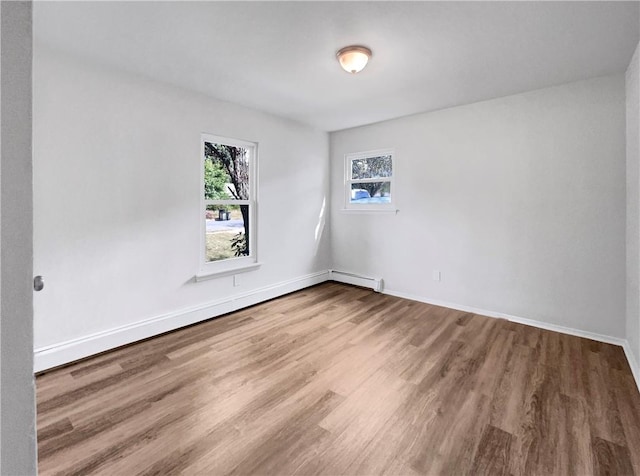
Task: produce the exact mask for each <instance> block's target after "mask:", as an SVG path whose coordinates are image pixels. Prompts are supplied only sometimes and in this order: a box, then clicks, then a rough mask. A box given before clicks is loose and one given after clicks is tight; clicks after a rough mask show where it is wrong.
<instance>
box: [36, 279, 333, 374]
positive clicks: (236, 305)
mask: <svg viewBox="0 0 640 476" xmlns="http://www.w3.org/2000/svg"><path fill="white" fill-rule="evenodd" d="M328 279H329V271H319V272H316V273H311V274H308V275H305V276H301V277H298V278H294V279H290V280H287V281H283V282H280V283H276V284H274V285H271V286H265V287H263V288H258V289H255V290H252V291H249V292H246V293H242V294H236V295H234V296H231V297H229V298H225V299H219V300H216V301H212V302H209V303H206V304H202V305H200V306H195V307H192V308H188V309H181V310H179V311H175V312H171V313H167V314H163V315H160V316H155V317H152V318H150V319H145V320H143V321H139V322H136V323H133V324H129V325H126V326H121V327H117V328H114V329H109V330H106V331H102V332H97V333H95V334H91V335H88V336H84V337H80V338H78V339H73V340H69V341H66V342H61V343H58V344H54V345H50V346H46V347H40V348H38V349H35V351H34V372H43V371H45V370H48V369H52V368H54V367H59V366H61V365H65V364H68V363H71V362H74V361H76V360H80V359H83V358H86V357H89V356H91V355H95V354H98V353H100V352H105V351H107V350H111V349H115V348H116V347H120V346H123V345H127V344H131V343H133V342H137V341H140V340H142V339H147V338H149V337H153V336H155V335H158V334H162V333H163V332H169V331H173V330H176V329H179V328H181V327H185V326H188V325H191V324H196V323H198V322H202V321H206V320H208V319H211V318H214V317H217V316H221V315H223V314H227V313H229V312H233V311H237V310H239V309H243V308H245V307H249V306H253V305H254V304H258V303H261V302H264V301H267V300H269V299H273V298H276V297H279V296H283V295H285V294H289V293H292V292H294V291H299V290H300V289H304V288H307V287H309V286H313V285H315V284H320V283H322V282H324V281H327V280H328Z"/></svg>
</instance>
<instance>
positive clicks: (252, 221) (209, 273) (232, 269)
mask: <svg viewBox="0 0 640 476" xmlns="http://www.w3.org/2000/svg"><path fill="white" fill-rule="evenodd" d="M205 142H208V143H211V144H223V145H228V146H231V147H241V148H243V149H247V154H249V199H248V200H207V199H205V182H204V164H205V160H206V159H205ZM198 164H199V166H200V187H199V190H200V200H199V204H200V209H199V213H198V216H199V217H200V227H199V229H200V240H199V243H200V251H199V253H198V256H199V265H198V268H197V269H198V272H197V274H196V281H201V280H204V279H209V278H213V277H218V276H225V275H232V274H237V273H241V272H245V271H251V270H254V269H257V268H258V267H260V263H259V262H258V248H257V243H258V240H257V234H258V233H257V231H258V213H257V207H258V199H257V198H258V143H257V142H251V141H246V140H241V139H233V138H229V137H223V136H217V135H213V134H207V133H202V134H201V135H200V160H199V161H198ZM209 205H249V230H250V233H249V256H238V257H232V258H227V259H224V260H219V261H207V253H206V236H207V235H206V233H207V230H206V218H205V216H203V214H205V213H206V209H207V206H209Z"/></svg>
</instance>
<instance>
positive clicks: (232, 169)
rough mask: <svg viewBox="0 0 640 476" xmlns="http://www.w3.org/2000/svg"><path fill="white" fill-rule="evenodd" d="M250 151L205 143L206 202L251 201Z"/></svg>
mask: <svg viewBox="0 0 640 476" xmlns="http://www.w3.org/2000/svg"><path fill="white" fill-rule="evenodd" d="M249 155H250V154H249V151H248V150H247V149H245V148H243V147H235V146H231V145H226V144H215V143H211V142H205V143H204V159H205V160H204V198H205V200H234V199H235V200H249V159H250V157H249Z"/></svg>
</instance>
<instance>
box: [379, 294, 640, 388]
mask: <svg viewBox="0 0 640 476" xmlns="http://www.w3.org/2000/svg"><path fill="white" fill-rule="evenodd" d="M382 293H383V294H389V295H390V296H396V297H400V298H403V299H410V300H412V301H418V302H424V303H426V304H432V305H434V306H441V307H448V308H449V309H456V310H458V311H465V312H471V313H473V314H479V315H481V316H487V317H494V318H498V319H506V320H508V321H511V322H517V323H518V324H525V325H527V326H531V327H537V328H539V329H545V330H548V331H554V332H560V333H561V334H568V335H572V336H576V337H584V338H586V339H591V340H595V341H598V342H604V343H605V344H613V345H619V346H620V347H622V350H623V351H624V354H625V356H626V358H627V361H628V362H629V367H631V373H632V374H633V379H634V380H635V382H636V386H637V387H638V392H640V365H638V362H637V361H636V358H635V356H634V355H633V352H632V351H631V347H630V346H629V341H627V339H622V338H620V337H612V336H608V335H605V334H598V333H595V332H588V331H583V330H581V329H574V328H572V327H565V326H559V325H556V324H550V323H548V322H543V321H536V320H535V319H527V318H524V317H518V316H513V315H511V314H504V313H502V312H495V311H488V310H486V309H480V308H477V307H471V306H465V305H462V304H456V303H452V302H446V301H438V300H436V299H427V298H425V297H422V296H416V295H413V294H407V293H402V292H398V291H393V290H390V289H385V290H383V291H382Z"/></svg>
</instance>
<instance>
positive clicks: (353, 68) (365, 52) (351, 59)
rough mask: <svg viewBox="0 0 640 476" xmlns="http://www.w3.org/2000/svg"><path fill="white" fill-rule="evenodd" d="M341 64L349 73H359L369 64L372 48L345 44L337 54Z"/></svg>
mask: <svg viewBox="0 0 640 476" xmlns="http://www.w3.org/2000/svg"><path fill="white" fill-rule="evenodd" d="M336 56H337V57H338V61H340V66H342V68H343V69H344V70H345V71H346V72H347V73H352V74H355V73H359V72H360V71H362V70H363V69H364V67H365V66H366V65H367V61H369V58H370V57H371V50H370V49H369V48H366V47H364V46H357V45H353V46H345V47H344V48H342V49H341V50H340V51H338V53H337V54H336Z"/></svg>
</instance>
